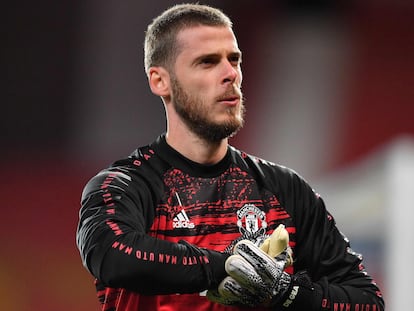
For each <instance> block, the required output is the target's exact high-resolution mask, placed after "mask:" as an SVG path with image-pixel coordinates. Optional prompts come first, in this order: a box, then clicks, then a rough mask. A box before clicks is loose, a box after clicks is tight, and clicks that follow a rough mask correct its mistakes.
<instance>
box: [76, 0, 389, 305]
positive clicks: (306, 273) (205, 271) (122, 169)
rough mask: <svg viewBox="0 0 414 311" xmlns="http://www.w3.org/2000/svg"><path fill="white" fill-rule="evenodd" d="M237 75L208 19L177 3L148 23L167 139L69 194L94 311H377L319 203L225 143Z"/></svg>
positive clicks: (281, 170)
mask: <svg viewBox="0 0 414 311" xmlns="http://www.w3.org/2000/svg"><path fill="white" fill-rule="evenodd" d="M240 64H241V52H240V50H239V48H238V44H237V40H236V38H235V35H234V33H233V31H232V23H231V21H230V20H229V18H228V17H227V16H226V15H224V14H223V13H222V12H221V11H219V10H217V9H214V8H211V7H208V6H203V5H196V4H183V5H177V6H174V7H172V8H170V9H168V10H166V11H165V12H163V13H162V14H161V15H160V16H158V17H157V18H156V19H154V21H153V22H152V23H151V25H149V27H148V30H147V33H146V38H145V69H146V73H147V75H148V81H149V86H150V88H151V90H152V92H153V93H154V94H155V95H157V96H159V97H161V99H162V101H163V103H164V106H165V110H166V116H167V121H168V122H167V131H166V133H165V134H162V135H161V136H160V137H158V138H157V139H156V140H155V141H154V142H153V143H152V144H150V145H148V146H144V147H140V148H138V149H137V150H135V151H134V152H133V153H132V154H131V155H130V156H129V157H128V158H126V159H122V160H119V161H117V162H115V163H114V164H113V165H112V166H111V167H109V168H107V169H104V170H102V171H101V172H100V173H99V174H97V175H96V176H95V177H93V178H92V179H91V180H90V181H89V182H88V184H87V185H86V187H85V189H84V191H83V194H82V207H81V211H80V221H79V226H78V231H77V244H78V247H79V250H80V253H81V257H82V260H83V264H84V265H85V267H86V268H87V269H88V270H89V271H90V272H91V274H92V275H93V276H94V277H95V278H96V287H97V292H98V297H99V299H100V302H101V303H102V310H107V311H109V310H117V311H121V310H128V311H131V310H140V311H142V310H151V311H154V310H166V311H173V310H180V311H189V310H191V311H193V310H214V311H218V310H242V309H243V310H244V309H245V308H250V309H251V310H284V309H287V310H305V309H306V310H352V311H354V310H365V311H368V310H370V311H380V310H383V308H384V304H383V300H382V298H381V294H380V291H379V289H378V287H377V286H376V285H375V283H374V282H373V280H372V279H371V277H370V276H369V275H368V274H367V273H366V271H365V270H364V267H363V266H362V263H361V262H362V259H361V257H360V256H359V255H357V254H355V253H354V252H352V250H351V249H350V247H349V243H348V241H347V240H346V239H345V238H344V237H343V236H342V235H341V234H340V232H339V231H338V229H337V228H336V226H335V222H334V220H333V218H332V216H331V215H330V214H329V213H328V212H327V211H326V209H325V206H324V203H323V201H322V199H321V198H320V197H319V195H317V194H316V193H314V192H313V190H312V188H311V187H310V186H309V185H308V184H307V183H306V182H305V181H304V180H303V179H302V178H301V177H300V176H298V175H297V174H296V173H295V172H293V171H292V170H290V169H288V168H285V167H281V166H278V165H276V164H273V163H270V162H267V161H264V160H262V159H259V158H256V157H253V156H250V155H247V154H246V153H244V152H241V151H239V150H237V149H235V148H234V147H232V146H230V145H229V144H228V138H229V137H230V136H232V135H234V134H235V133H236V132H237V131H238V130H239V129H240V128H241V127H242V125H243V117H244V104H243V96H242V93H241V83H242V72H241V68H240ZM269 237H270V238H269ZM275 247H276V248H278V247H279V248H280V250H279V251H276V252H274V253H273V252H272V250H271V249H272V248H273V249H274V248H275ZM292 260H293V261H292Z"/></svg>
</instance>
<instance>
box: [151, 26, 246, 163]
mask: <svg viewBox="0 0 414 311" xmlns="http://www.w3.org/2000/svg"><path fill="white" fill-rule="evenodd" d="M177 40H178V43H179V46H180V49H179V53H178V55H177V58H176V60H175V64H174V66H173V72H169V70H168V69H167V68H164V67H151V68H150V69H149V71H148V80H149V85H150V88H151V91H152V92H153V93H154V94H155V95H158V96H160V97H161V98H162V100H163V102H164V106H165V111H166V116H167V135H166V138H167V143H168V144H169V145H170V146H172V147H173V148H174V149H176V150H177V151H178V152H180V153H181V154H183V155H184V156H185V157H187V158H189V159H190V160H192V161H194V162H198V163H202V164H214V163H217V162H219V161H220V160H221V159H222V158H223V157H224V156H225V154H226V152H227V146H228V137H225V138H223V139H221V140H216V141H212V140H209V139H206V138H205V137H203V136H202V135H200V134H197V133H196V132H195V131H194V130H192V129H191V128H190V127H189V126H188V123H186V122H185V120H184V119H183V118H182V116H181V115H180V114H179V113H177V110H176V106H177V105H179V104H181V105H187V106H186V108H185V109H186V110H188V109H190V110H191V111H192V112H193V113H197V114H198V115H199V116H202V117H203V118H205V119H206V120H207V121H208V122H209V123H211V124H215V125H223V124H226V123H231V124H233V126H235V127H236V130H237V129H239V128H240V127H241V126H242V124H243V112H244V107H243V100H242V93H241V82H242V72H241V67H240V63H241V52H240V50H239V48H238V44H237V40H236V37H235V35H234V33H233V31H232V30H231V28H228V27H212V26H195V27H190V28H185V29H183V30H181V31H180V32H179V33H178V34H177ZM174 80H175V81H176V83H177V82H178V83H179V85H180V87H181V89H182V91H184V92H185V94H186V98H187V99H189V100H187V101H184V102H183V101H181V102H180V101H179V100H177V98H176V97H177V91H176V88H175V89H174ZM229 135H230V134H229Z"/></svg>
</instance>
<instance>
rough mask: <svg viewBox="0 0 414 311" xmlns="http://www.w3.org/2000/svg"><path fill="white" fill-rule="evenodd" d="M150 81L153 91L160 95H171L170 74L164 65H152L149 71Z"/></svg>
mask: <svg viewBox="0 0 414 311" xmlns="http://www.w3.org/2000/svg"><path fill="white" fill-rule="evenodd" d="M148 83H149V86H150V88H151V91H152V92H153V93H154V94H155V95H158V96H161V97H166V96H169V95H170V75H169V73H168V71H167V70H166V69H165V68H163V67H151V68H150V69H149V71H148Z"/></svg>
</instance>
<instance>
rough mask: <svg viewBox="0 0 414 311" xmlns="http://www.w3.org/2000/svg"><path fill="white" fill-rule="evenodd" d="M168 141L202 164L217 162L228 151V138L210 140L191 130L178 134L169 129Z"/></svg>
mask: <svg viewBox="0 0 414 311" xmlns="http://www.w3.org/2000/svg"><path fill="white" fill-rule="evenodd" d="M166 140H167V143H168V144H169V145H170V146H171V147H173V148H174V149H175V150H177V151H178V152H179V153H181V154H182V155H183V156H185V157H186V158H188V159H190V160H191V161H194V162H197V163H200V164H215V163H218V162H219V161H220V160H222V159H223V158H224V156H225V155H226V153H227V146H228V140H227V138H225V139H222V140H221V141H219V142H214V143H213V142H208V141H206V140H205V139H202V138H200V137H198V136H197V135H195V134H194V133H191V132H188V131H187V132H186V133H185V134H183V135H176V134H174V132H172V131H167V135H166Z"/></svg>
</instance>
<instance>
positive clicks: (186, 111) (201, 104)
mask: <svg viewBox="0 0 414 311" xmlns="http://www.w3.org/2000/svg"><path fill="white" fill-rule="evenodd" d="M171 85H172V96H173V101H172V103H173V107H174V109H175V111H176V112H177V114H178V115H179V116H180V118H181V119H182V120H183V122H184V123H185V124H186V126H187V127H188V128H189V130H190V131H192V132H193V133H195V134H196V135H197V136H198V137H200V138H202V139H204V140H206V141H208V142H211V143H218V142H220V141H221V140H222V139H224V138H227V137H232V136H234V135H235V134H236V133H237V132H238V131H239V130H240V129H241V128H242V127H243V124H244V114H245V110H246V108H245V106H244V103H243V97H242V94H241V93H240V92H237V91H236V90H234V89H233V88H231V89H230V90H228V91H227V92H226V93H225V94H222V96H221V97H222V98H226V97H229V96H231V95H234V94H239V93H240V94H239V95H240V111H237V108H236V107H233V108H228V110H227V113H228V115H229V116H230V118H228V119H227V120H226V121H223V122H215V121H214V120H212V118H211V117H210V115H211V109H210V107H209V106H208V105H207V103H206V101H205V100H203V98H201V97H200V96H195V95H192V94H189V93H188V92H186V91H185V90H184V88H183V87H181V85H180V83H179V81H178V80H177V78H176V77H173V76H172V77H171Z"/></svg>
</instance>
